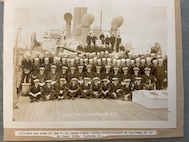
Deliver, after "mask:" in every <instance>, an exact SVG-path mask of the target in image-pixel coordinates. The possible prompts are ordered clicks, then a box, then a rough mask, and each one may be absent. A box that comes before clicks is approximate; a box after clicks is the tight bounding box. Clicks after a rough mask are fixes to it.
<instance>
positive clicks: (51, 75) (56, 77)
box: [47, 65, 60, 85]
mask: <svg viewBox="0 0 189 142" xmlns="http://www.w3.org/2000/svg"><path fill="white" fill-rule="evenodd" d="M59 77H60V76H59V74H58V73H57V72H56V65H51V72H49V74H48V77H47V79H48V80H51V81H52V84H53V85H54V84H55V83H56V82H58V80H59Z"/></svg>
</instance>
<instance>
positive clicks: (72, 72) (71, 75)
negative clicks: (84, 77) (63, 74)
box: [67, 66, 77, 82]
mask: <svg viewBox="0 0 189 142" xmlns="http://www.w3.org/2000/svg"><path fill="white" fill-rule="evenodd" d="M72 78H77V74H76V68H75V67H73V66H72V67H70V72H68V78H67V79H68V82H70V81H71V79H72Z"/></svg>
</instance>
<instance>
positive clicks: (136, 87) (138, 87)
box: [133, 77, 145, 90]
mask: <svg viewBox="0 0 189 142" xmlns="http://www.w3.org/2000/svg"><path fill="white" fill-rule="evenodd" d="M141 81H142V77H136V78H135V82H134V86H133V90H143V89H144V88H145V87H144V85H143V83H142V82H141Z"/></svg>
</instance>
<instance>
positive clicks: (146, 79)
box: [142, 68, 155, 90]
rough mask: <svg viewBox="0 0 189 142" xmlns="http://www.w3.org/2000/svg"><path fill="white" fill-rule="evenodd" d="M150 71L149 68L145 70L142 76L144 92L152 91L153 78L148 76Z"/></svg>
mask: <svg viewBox="0 0 189 142" xmlns="http://www.w3.org/2000/svg"><path fill="white" fill-rule="evenodd" d="M150 71H151V69H150V68H145V69H144V72H145V74H144V75H143V76H142V83H143V84H144V86H145V89H146V90H153V89H154V85H155V77H154V76H153V75H152V74H150Z"/></svg>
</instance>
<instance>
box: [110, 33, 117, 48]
mask: <svg viewBox="0 0 189 142" xmlns="http://www.w3.org/2000/svg"><path fill="white" fill-rule="evenodd" d="M115 42H116V38H115V35H114V34H113V33H112V34H111V37H110V44H111V48H112V50H114V45H115Z"/></svg>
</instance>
